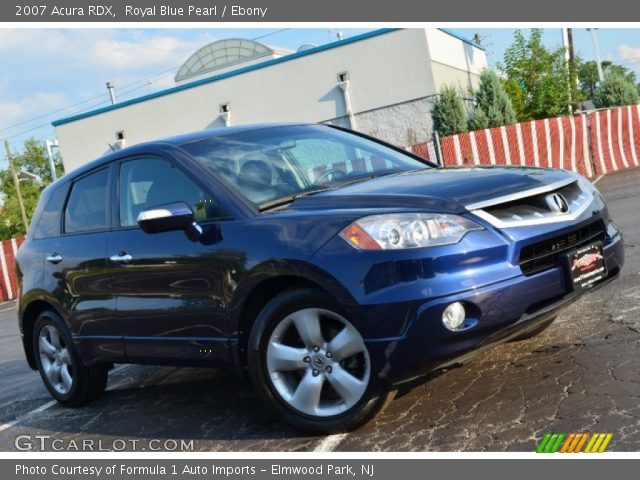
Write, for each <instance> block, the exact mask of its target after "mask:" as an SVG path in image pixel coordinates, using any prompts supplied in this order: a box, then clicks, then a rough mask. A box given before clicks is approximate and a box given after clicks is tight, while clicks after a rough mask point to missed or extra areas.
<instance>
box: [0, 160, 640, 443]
mask: <svg viewBox="0 0 640 480" xmlns="http://www.w3.org/2000/svg"><path fill="white" fill-rule="evenodd" d="M638 185H640V170H638V169H635V170H631V171H625V172H618V173H614V174H611V175H608V176H607V177H605V178H603V179H602V180H601V181H600V182H599V183H598V185H597V186H598V188H599V189H600V190H601V192H602V193H603V195H604V196H605V198H606V199H607V201H608V204H609V209H610V211H611V213H612V216H613V218H614V219H615V221H616V222H617V224H618V225H619V226H620V228H621V230H622V231H623V233H624V235H625V247H626V256H627V260H626V264H625V267H624V270H623V271H622V273H621V276H620V278H619V279H618V280H617V281H616V282H614V283H612V284H609V285H607V286H605V287H603V288H601V289H599V290H597V291H594V292H591V293H590V294H588V295H585V296H584V297H582V298H581V299H580V300H579V301H578V302H576V303H574V304H573V305H571V306H570V307H569V308H568V309H567V310H565V311H564V312H563V313H562V315H561V316H560V317H559V318H558V319H557V320H556V322H555V323H554V324H553V325H552V326H551V327H550V328H548V329H547V330H546V331H545V332H543V333H541V334H540V335H538V336H537V337H535V338H533V339H531V340H527V341H523V342H517V343H509V344H506V345H502V346H499V347H497V348H495V349H494V350H492V351H490V352H488V353H486V354H484V355H482V356H480V357H477V358H475V359H474V360H472V361H470V362H469V363H467V364H465V365H464V366H462V367H459V368H455V369H452V370H450V371H448V372H446V373H444V374H442V375H439V376H437V377H435V378H433V379H431V380H430V381H428V382H426V383H422V384H419V385H417V386H414V387H413V388H410V389H409V388H407V389H405V390H402V391H399V392H398V394H397V396H396V398H395V400H393V401H392V402H390V404H389V405H388V406H387V408H386V409H385V410H384V412H383V413H382V414H381V415H379V417H378V418H377V419H376V420H374V421H373V422H371V423H370V424H368V425H366V426H364V427H363V428H361V429H360V430H358V431H356V432H352V433H349V434H346V435H338V436H331V437H308V436H304V435H301V434H299V433H298V432H296V431H294V430H292V429H290V428H288V427H287V426H284V425H282V424H280V423H279V422H278V421H277V420H274V419H273V418H271V417H270V416H269V414H268V413H267V412H266V411H265V410H264V409H263V407H262V406H261V404H260V403H259V402H258V400H257V398H256V397H255V396H254V395H253V394H252V392H251V391H250V390H249V389H248V388H246V387H245V386H244V385H243V384H242V383H240V382H239V381H238V380H237V379H236V378H235V377H234V376H233V375H232V374H230V373H227V372H222V371H218V370H207V369H194V368H171V367H149V366H123V367H118V368H117V369H116V370H114V371H112V373H111V376H110V380H109V386H108V391H107V392H106V394H105V395H104V396H102V397H101V398H100V399H98V400H97V401H95V402H93V403H92V404H90V405H87V406H84V407H81V408H77V409H66V408H63V407H60V406H58V405H57V404H55V403H54V402H51V399H50V397H49V396H48V394H47V392H46V390H45V388H44V386H43V385H42V383H41V381H40V377H39V376H38V374H37V373H36V372H33V371H31V370H30V369H29V368H28V366H27V364H26V361H25V360H24V355H23V352H22V347H21V345H20V341H19V336H18V331H17V323H16V320H15V307H14V305H13V304H11V303H5V304H2V305H0V450H2V451H16V437H18V436H20V435H30V436H31V437H30V438H31V439H30V440H25V439H24V437H23V438H22V440H19V443H20V442H22V443H20V446H22V447H23V448H24V447H26V446H28V443H29V442H30V443H31V447H32V448H33V449H35V450H40V449H45V450H52V449H54V448H64V447H70V448H72V449H73V448H74V447H73V446H74V445H76V446H78V445H81V444H82V440H89V441H90V442H92V443H91V444H89V443H86V442H85V444H84V445H85V447H84V448H85V450H90V449H93V450H98V449H116V450H120V449H122V448H125V449H127V450H131V449H134V448H135V449H137V450H146V451H149V450H151V449H160V450H165V449H168V450H175V448H176V446H175V445H176V444H174V443H173V440H177V441H178V443H177V445H178V448H180V447H179V445H180V443H179V442H180V440H186V441H187V442H189V441H190V440H193V444H192V446H193V449H195V450H203V451H309V450H337V451H525V452H531V451H533V450H534V449H535V447H536V445H537V443H538V442H539V440H540V439H541V437H542V436H543V435H544V434H545V433H546V432H550V431H553V432H612V433H613V439H612V441H611V443H610V444H609V448H608V450H609V451H638V450H640V377H639V375H638V373H639V371H640V356H639V355H638V352H639V351H640V350H639V347H640V222H639V221H638V220H639V219H640V213H639V212H640V189H639V188H638ZM35 435H43V436H45V437H43V440H42V441H40V440H38V439H37V438H35V437H34V436H35ZM54 439H55V440H58V442H57V443H55V444H54V443H52V440H54ZM167 440H168V443H166V442H167ZM41 442H42V443H41ZM87 445H91V447H89V448H88V447H87Z"/></svg>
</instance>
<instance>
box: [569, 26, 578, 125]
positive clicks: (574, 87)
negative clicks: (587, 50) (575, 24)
mask: <svg viewBox="0 0 640 480" xmlns="http://www.w3.org/2000/svg"><path fill="white" fill-rule="evenodd" d="M566 35H567V55H568V56H567V61H568V63H569V92H570V94H571V112H572V113H573V112H575V111H576V110H577V109H578V73H577V71H576V56H575V53H574V50H573V29H571V28H567V33H566Z"/></svg>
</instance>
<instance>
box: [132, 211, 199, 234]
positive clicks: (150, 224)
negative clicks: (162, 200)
mask: <svg viewBox="0 0 640 480" xmlns="http://www.w3.org/2000/svg"><path fill="white" fill-rule="evenodd" d="M138 225H140V228H141V229H142V231H143V232H145V233H160V232H169V231H173V230H184V231H185V233H186V234H187V236H188V237H189V239H191V240H193V241H197V240H198V239H199V238H200V235H201V234H202V228H201V227H200V225H198V224H197V223H196V222H195V221H194V220H193V210H191V207H190V206H189V205H187V204H186V203H185V202H175V203H168V204H166V205H159V206H157V207H153V208H150V209H148V210H144V211H142V212H140V215H138Z"/></svg>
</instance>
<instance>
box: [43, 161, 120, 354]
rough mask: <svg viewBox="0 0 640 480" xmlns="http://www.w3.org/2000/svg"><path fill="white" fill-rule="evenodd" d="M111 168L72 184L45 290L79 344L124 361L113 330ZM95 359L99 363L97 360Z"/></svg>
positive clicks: (48, 256)
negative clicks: (109, 247) (109, 259)
mask: <svg viewBox="0 0 640 480" xmlns="http://www.w3.org/2000/svg"><path fill="white" fill-rule="evenodd" d="M111 169H112V167H111V166H107V167H103V168H101V169H98V170H95V171H92V172H90V173H88V174H86V175H83V176H81V177H79V178H76V179H74V180H73V182H72V183H71V185H70V188H69V192H68V195H67V199H66V202H65V206H64V210H63V212H62V215H61V217H62V218H61V219H60V220H61V227H60V228H61V233H60V235H59V236H58V237H55V238H51V239H49V240H47V241H46V242H47V243H46V245H47V249H46V250H47V251H46V252H45V259H44V271H45V275H44V290H45V291H46V292H47V294H48V295H51V296H52V299H53V301H54V302H55V303H57V304H59V305H60V307H61V308H60V311H62V312H65V313H66V316H67V318H65V320H66V321H67V324H68V325H69V326H70V328H71V332H72V334H73V335H74V337H76V340H77V342H79V347H80V348H82V349H87V350H85V351H84V352H83V353H85V354H86V355H87V357H91V355H92V354H95V355H97V356H98V358H97V359H99V360H111V359H120V358H121V357H122V353H123V343H122V340H121V336H120V334H119V332H117V331H116V330H114V326H115V325H114V323H113V320H114V319H115V315H116V310H115V306H116V302H115V297H114V292H113V289H112V285H111V277H110V273H109V268H108V267H109V265H108V263H107V259H106V254H107V232H108V230H109V228H110V202H109V201H108V197H109V196H108V194H107V193H108V192H109V189H110V182H111V176H110V172H111ZM94 359H95V358H94Z"/></svg>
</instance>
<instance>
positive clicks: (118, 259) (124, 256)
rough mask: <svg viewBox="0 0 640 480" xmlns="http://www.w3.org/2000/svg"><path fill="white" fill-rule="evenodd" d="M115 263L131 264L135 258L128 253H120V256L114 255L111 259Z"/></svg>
mask: <svg viewBox="0 0 640 480" xmlns="http://www.w3.org/2000/svg"><path fill="white" fill-rule="evenodd" d="M109 260H111V261H112V262H113V263H129V262H130V261H131V260H133V257H132V256H131V255H129V254H128V253H126V252H120V253H119V254H118V255H112V256H111V257H109Z"/></svg>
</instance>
